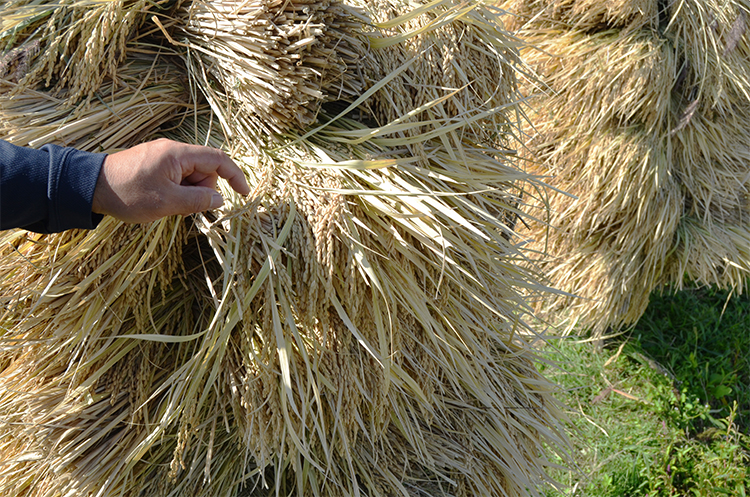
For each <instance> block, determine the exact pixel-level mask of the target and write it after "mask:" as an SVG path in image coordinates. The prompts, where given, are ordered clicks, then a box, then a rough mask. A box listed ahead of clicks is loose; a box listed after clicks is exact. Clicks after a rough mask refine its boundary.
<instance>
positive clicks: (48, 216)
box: [0, 140, 107, 233]
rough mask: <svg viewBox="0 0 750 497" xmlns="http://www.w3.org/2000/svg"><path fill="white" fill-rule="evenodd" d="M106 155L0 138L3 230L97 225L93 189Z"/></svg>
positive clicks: (45, 230)
mask: <svg viewBox="0 0 750 497" xmlns="http://www.w3.org/2000/svg"><path fill="white" fill-rule="evenodd" d="M106 156H107V154H95V153H90V152H83V151H81V150H77V149H74V148H70V147H60V146H57V145H45V146H43V147H42V148H40V149H38V150H36V149H32V148H26V147H18V146H15V145H11V144H10V143H8V142H5V141H2V140H0V230H5V229H9V228H23V229H26V230H29V231H36V232H38V233H56V232H59V231H65V230H67V229H71V228H84V229H93V228H95V227H96V225H97V224H99V221H101V219H102V216H101V215H99V214H93V213H92V212H91V202H92V201H93V198H94V188H96V181H97V179H98V178H99V171H100V170H101V168H102V163H103V162H104V158H105V157H106Z"/></svg>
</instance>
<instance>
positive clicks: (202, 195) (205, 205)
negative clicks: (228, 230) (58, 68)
mask: <svg viewBox="0 0 750 497" xmlns="http://www.w3.org/2000/svg"><path fill="white" fill-rule="evenodd" d="M175 194H176V195H175V198H174V199H173V201H172V207H173V208H174V209H175V211H176V212H175V214H183V215H187V214H194V213H196V212H203V211H207V210H209V209H218V208H219V207H221V206H222V205H224V198H223V197H222V196H221V194H220V193H219V192H217V191H216V190H214V189H213V188H208V187H205V186H182V185H181V186H179V187H178V188H177V189H176V191H175Z"/></svg>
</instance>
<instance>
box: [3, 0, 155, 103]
mask: <svg viewBox="0 0 750 497" xmlns="http://www.w3.org/2000/svg"><path fill="white" fill-rule="evenodd" d="M159 4H160V2H150V1H148V0H104V1H100V2H83V1H77V0H70V1H63V2H58V3H53V2H38V1H29V0H11V1H8V2H4V3H3V5H2V6H0V54H2V56H0V78H6V79H10V80H13V81H16V82H18V83H19V85H20V89H24V88H35V87H37V86H38V85H39V84H40V83H42V82H43V83H44V85H45V86H50V85H51V86H53V88H54V89H56V90H58V91H60V90H63V89H67V94H66V97H67V99H68V103H71V104H73V103H76V102H78V100H79V99H80V98H82V97H87V98H88V99H91V98H92V97H93V95H94V93H95V92H97V91H98V90H99V88H100V87H101V85H102V84H103V83H104V81H105V78H107V77H110V78H113V77H115V73H116V69H117V67H118V65H119V64H120V63H121V62H122V61H123V60H124V59H125V56H126V52H127V50H126V43H127V42H128V40H129V39H131V38H133V37H134V33H135V31H136V30H137V28H138V27H139V26H140V24H141V23H142V21H143V19H144V18H145V15H146V13H147V12H148V11H149V9H154V10H158V5H159Z"/></svg>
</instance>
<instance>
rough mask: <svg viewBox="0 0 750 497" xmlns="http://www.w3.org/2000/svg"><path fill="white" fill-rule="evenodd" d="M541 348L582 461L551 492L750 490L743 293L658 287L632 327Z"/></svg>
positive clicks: (749, 359)
mask: <svg viewBox="0 0 750 497" xmlns="http://www.w3.org/2000/svg"><path fill="white" fill-rule="evenodd" d="M546 354H547V356H548V358H549V359H551V360H553V361H555V362H556V363H557V364H559V368H552V367H546V368H545V369H544V373H545V374H546V375H547V376H548V377H550V378H553V379H555V380H556V381H557V382H558V383H559V384H560V385H561V387H562V391H561V392H560V394H559V398H560V400H562V401H563V402H564V403H565V404H566V405H568V406H569V407H570V411H571V412H570V415H571V419H572V421H573V425H574V426H572V427H571V436H572V437H573V439H574V441H575V452H576V454H575V455H576V457H577V460H578V465H579V468H578V470H577V471H571V472H560V473H558V474H557V475H556V476H557V478H558V479H559V480H560V481H561V482H562V483H563V484H564V485H565V488H562V489H560V490H559V491H554V490H551V491H549V492H548V495H549V497H558V496H563V495H564V496H571V497H572V496H591V497H610V496H611V497H625V496H627V497H631V496H725V495H731V496H745V495H746V494H750V469H749V468H748V464H749V463H750V459H749V458H748V455H749V454H750V437H748V435H750V298H748V297H739V298H737V297H734V298H732V299H730V300H727V294H726V293H722V292H717V291H713V290H707V289H697V290H689V291H683V292H679V293H677V294H665V295H662V296H660V295H653V296H652V299H651V304H650V306H649V309H648V311H647V312H646V314H645V315H644V316H643V318H642V319H641V321H640V322H639V323H638V324H637V326H636V327H635V328H634V329H633V330H632V331H631V332H630V333H628V334H627V335H623V336H622V337H619V338H617V339H612V340H610V341H608V342H606V343H605V344H604V345H603V346H602V345H601V344H598V345H597V344H594V343H591V342H581V341H580V340H579V339H573V338H568V339H561V340H559V341H556V342H555V343H554V345H553V346H551V347H548V349H547V351H546Z"/></svg>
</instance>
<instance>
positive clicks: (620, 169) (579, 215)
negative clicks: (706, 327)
mask: <svg viewBox="0 0 750 497" xmlns="http://www.w3.org/2000/svg"><path fill="white" fill-rule="evenodd" d="M605 5H606V7H605ZM502 6H503V8H506V9H508V10H510V11H512V12H515V13H517V14H518V17H517V27H518V28H519V36H521V37H522V38H524V39H525V41H527V42H528V43H529V44H530V45H533V46H535V47H536V48H535V49H533V50H528V51H526V52H524V54H523V55H524V59H525V61H526V62H528V63H529V64H530V66H532V67H533V69H534V70H536V71H537V72H538V73H539V75H540V77H541V78H542V80H543V81H544V85H546V86H543V87H541V88H534V87H532V85H528V86H527V87H526V88H525V91H526V92H528V93H529V94H535V95H536V96H535V97H534V100H533V101H532V102H531V103H530V106H531V107H532V108H533V109H534V111H535V112H534V114H532V115H530V118H531V122H532V124H533V128H534V130H533V133H535V136H534V139H533V141H532V142H531V145H530V147H529V149H528V157H529V158H530V159H531V162H532V163H533V164H534V170H535V171H536V172H537V173H538V174H541V175H545V176H550V177H551V178H552V179H551V180H550V182H551V184H552V185H553V186H554V187H556V188H558V189H559V190H561V191H565V192H569V193H570V194H572V195H574V196H570V195H565V194H562V193H552V194H551V196H550V198H549V206H551V209H552V215H551V218H550V220H549V221H550V225H551V227H548V226H546V225H544V224H542V223H536V224H532V225H531V229H530V230H529V231H528V232H527V233H526V234H527V235H528V236H529V238H530V239H532V240H534V241H533V242H532V248H535V249H536V250H538V251H539V252H545V251H547V252H548V255H547V256H540V263H541V264H542V265H543V267H544V270H545V272H546V274H547V275H548V276H549V279H550V284H551V285H552V286H554V287H556V288H559V289H561V290H565V291H567V292H570V293H573V294H576V295H578V296H580V297H581V298H580V299H579V298H569V297H563V296H557V297H555V296H552V298H551V299H549V300H548V301H547V302H545V303H544V307H543V309H544V311H546V312H545V314H546V315H547V316H548V317H549V318H550V319H557V320H558V321H559V317H560V316H565V317H566V318H569V319H570V321H568V322H567V325H568V326H569V329H572V327H574V326H575V325H576V323H581V324H582V326H584V327H585V328H591V329H593V331H594V332H595V333H598V334H601V333H603V332H605V331H607V330H608V329H615V330H616V329H619V328H621V327H623V326H626V325H629V324H632V323H635V321H636V320H637V319H638V318H639V317H640V316H641V314H642V313H643V311H644V310H645V307H646V305H647V304H648V300H649V294H650V293H651V292H652V291H653V290H655V289H660V288H663V287H665V286H671V287H675V288H680V287H681V286H682V285H683V284H684V283H685V282H688V281H691V282H695V283H697V284H716V285H720V286H725V287H729V288H732V289H734V290H736V291H737V292H741V291H742V290H743V289H744V285H745V279H746V277H747V271H748V270H749V269H750V259H748V245H747V241H748V240H750V237H748V235H749V234H750V232H749V231H748V227H749V226H748V220H750V217H748V210H747V209H748V207H749V205H748V200H747V193H748V186H750V185H749V184H748V181H750V167H748V164H750V162H748V158H749V154H750V140H748V138H750V133H748V131H747V130H748V129H750V128H748V124H750V122H748V117H747V116H748V115H750V114H748V112H746V110H747V109H750V107H748V105H750V93H749V92H748V88H750V86H749V84H748V83H750V79H749V78H750V72H749V71H750V62H748V60H750V59H748V54H749V53H750V46H749V45H748V39H747V35H746V32H745V31H746V22H747V15H748V12H749V9H750V4H748V3H747V2H742V1H735V0H732V1H728V2H724V1H721V2H719V1H714V0H680V1H674V2H668V3H667V4H664V3H660V2H658V1H656V0H653V1H647V2H644V1H637V2H636V1H633V2H607V3H600V6H599V7H598V8H595V7H592V5H591V2H588V1H583V0H581V1H570V2H564V3H560V2H552V1H525V0H518V1H508V2H504V3H503V4H502ZM530 133H532V131H530ZM545 207H546V206H545ZM540 308H542V307H541V306H540ZM563 310H565V312H561V311H563Z"/></svg>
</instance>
